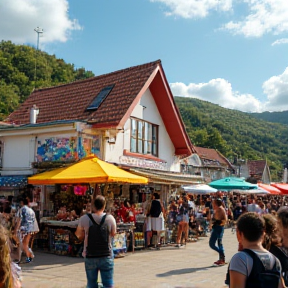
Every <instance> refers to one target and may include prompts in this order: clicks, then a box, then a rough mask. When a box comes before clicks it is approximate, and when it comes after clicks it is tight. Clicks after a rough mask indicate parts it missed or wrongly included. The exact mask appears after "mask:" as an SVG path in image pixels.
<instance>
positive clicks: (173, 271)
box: [156, 266, 211, 277]
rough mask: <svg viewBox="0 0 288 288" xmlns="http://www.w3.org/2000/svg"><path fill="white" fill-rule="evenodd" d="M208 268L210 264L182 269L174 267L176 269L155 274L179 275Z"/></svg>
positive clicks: (161, 275)
mask: <svg viewBox="0 0 288 288" xmlns="http://www.w3.org/2000/svg"><path fill="white" fill-rule="evenodd" d="M208 268H211V266H207V267H199V268H184V269H176V270H170V271H167V272H165V273H161V274H156V276H157V277H167V276H172V275H181V274H187V273H194V272H197V271H200V270H203V271H204V270H208Z"/></svg>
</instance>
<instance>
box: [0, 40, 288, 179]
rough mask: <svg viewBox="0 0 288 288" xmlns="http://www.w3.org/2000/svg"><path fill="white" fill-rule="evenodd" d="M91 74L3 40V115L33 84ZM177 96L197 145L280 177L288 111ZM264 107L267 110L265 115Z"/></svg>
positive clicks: (287, 150) (287, 143)
mask: <svg viewBox="0 0 288 288" xmlns="http://www.w3.org/2000/svg"><path fill="white" fill-rule="evenodd" d="M35 68H36V69H35ZM91 76H94V74H93V73H92V72H91V71H86V70H85V69H84V68H80V69H75V67H74V65H73V64H67V63H65V61H64V60H63V59H57V58H56V57H55V55H48V54H47V53H45V52H43V51H39V50H36V49H35V48H33V47H30V46H27V45H15V44H13V43H11V42H10V41H6V42H5V41H2V42H0V100H1V102H0V120H1V119H2V120H3V119H4V118H5V117H6V116H7V115H9V114H10V113H11V112H12V111H13V110H14V109H16V108H17V107H18V105H19V104H20V103H21V102H23V101H24V100H25V99H26V98H27V97H28V96H29V95H30V93H31V92H32V91H33V89H34V88H43V87H51V86H55V85H59V84H64V83H69V82H72V81H75V80H80V79H85V78H88V77H91ZM175 101H176V104H177V105H178V107H179V110H180V113H181V115H182V118H183V120H184V123H185V125H186V129H187V132H188V135H189V137H190V138H191V140H192V143H193V144H194V145H197V146H201V147H206V148H215V149H217V150H219V151H220V152H221V153H223V155H225V156H226V157H227V158H229V159H230V160H232V159H233V158H234V157H235V156H236V157H238V158H242V159H251V160H253V159H255V160H256V159H267V160H268V163H269V166H270V170H271V174H272V176H273V180H274V181H277V180H281V176H282V171H283V165H285V164H286V165H287V164H288V125H283V124H279V123H271V122H273V121H275V122H278V121H279V122H283V123H286V124H287V121H288V117H287V116H288V115H287V113H288V111H286V112H274V113H272V114H273V117H274V116H275V117H274V118H273V119H274V120H272V118H269V119H268V118H267V119H268V120H269V121H271V122H267V121H264V120H261V119H256V118H255V117H259V118H261V117H262V116H261V114H259V115H254V114H253V115H252V114H248V113H244V112H239V111H236V110H230V109H225V108H222V107H220V106H218V105H215V104H212V103H209V102H205V101H201V100H197V99H193V98H184V97H175ZM265 113H266V112H265ZM265 113H262V114H263V115H264V116H265V115H266V114H265ZM267 113H268V112H267ZM282 113H283V114H282ZM285 113H286V114H285ZM272 114H269V115H270V116H271V115H272ZM282 115H283V117H282ZM285 115H286V117H285ZM264 116H263V117H264ZM266 116H267V115H266ZM266 116H265V117H266ZM265 119H266V118H265ZM285 121H286V122H285Z"/></svg>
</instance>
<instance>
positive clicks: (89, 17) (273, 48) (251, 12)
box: [0, 0, 288, 112]
mask: <svg viewBox="0 0 288 288" xmlns="http://www.w3.org/2000/svg"><path fill="white" fill-rule="evenodd" d="M38 26H39V27H41V28H43V30H44V33H43V37H41V38H40V49H41V50H44V51H46V52H47V53H49V54H55V55H56V57H57V58H62V59H64V60H65V62H67V63H73V64H74V65H75V67H84V68H85V69H86V70H91V71H93V72H94V73H95V75H101V74H104V73H109V72H113V71H116V70H119V69H123V68H127V67H130V66H134V65H139V64H143V63H146V62H151V61H155V60H158V59H160V60H161V61H162V65H163V68H164V71H165V73H166V77H167V80H168V82H169V83H170V87H171V90H172V92H173V94H174V95H175V96H184V97H196V98H199V99H202V100H206V101H209V102H212V103H215V104H219V105H220V106H223V107H226V108H231V109H237V110H241V111H247V112H250V111H258V112H261V111H266V110H268V111H282V110H288V1H287V0H273V1H272V0H121V1H120V0H104V1H103V0H102V1H101V0H13V1H11V0H1V1H0V38H1V39H2V40H11V41H12V42H13V43H17V44H29V45H33V46H36V43H37V34H36V32H35V31H34V28H36V27H38Z"/></svg>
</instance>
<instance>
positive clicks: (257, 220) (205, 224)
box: [0, 192, 288, 288]
mask: <svg viewBox="0 0 288 288" xmlns="http://www.w3.org/2000/svg"><path fill="white" fill-rule="evenodd" d="M101 199H102V198H101ZM101 199H100V200H101ZM98 200H99V199H98ZM100 200H99V201H100ZM101 201H102V202H103V201H104V200H103V199H102V200H101ZM101 201H100V202H101ZM100 202H99V203H100ZM102 202H101V203H100V204H101V205H102V206H103V207H102V206H101V207H100V208H101V209H100V208H99V209H98V210H99V211H100V212H101V213H100V212H99V213H100V214H101V217H102V216H103V215H105V214H103V211H104V210H103V209H104V207H105V205H106V203H105V201H104V202H103V203H102ZM100 204H99V205H100ZM102 210H103V211H102ZM119 211H120V214H121V217H124V216H125V217H130V219H129V221H131V222H133V221H135V213H134V215H133V216H132V213H130V214H129V213H127V211H132V212H133V205H131V206H129V204H128V203H123V205H122V206H121V207H120V210H119ZM91 212H92V211H91ZM100 214H99V215H100ZM145 216H146V222H145V229H146V234H147V242H148V246H152V245H153V244H152V241H151V240H152V236H153V235H155V236H156V247H157V248H160V246H161V237H162V236H163V234H162V232H163V231H165V230H166V229H173V227H174V228H175V227H176V229H177V233H176V237H175V241H174V242H175V246H176V247H177V248H180V247H183V246H185V245H186V242H187V241H188V239H189V237H190V236H191V234H193V235H194V236H195V235H196V236H195V237H196V238H197V235H202V236H208V233H210V238H209V246H210V248H211V249H212V250H214V251H216V252H217V254H218V255H219V258H218V260H217V261H215V262H214V265H217V266H221V265H224V264H226V262H225V261H226V260H225V250H224V247H223V243H222V238H223V235H224V231H225V228H226V227H232V231H233V232H234V233H235V232H236V235H237V240H238V242H239V249H238V252H237V253H236V254H235V255H234V256H233V257H232V259H231V261H230V264H229V268H228V272H227V279H226V280H227V281H226V282H227V284H228V285H229V287H232V288H244V287H254V288H257V287H262V286H255V285H256V284H255V283H256V282H257V283H258V282H259V279H258V278H257V277H258V276H256V274H257V273H255V271H254V270H255V269H256V268H257V269H260V268H259V267H260V266H261V263H263V267H264V270H263V271H265V269H268V270H269V271H270V270H271V271H274V272H273V273H274V276H275V275H276V278H275V277H274V280H273V279H270V278H269V277H268V278H267V279H266V278H265V277H264V276H265V273H264V272H263V271H262V272H263V275H264V276H263V277H264V278H265V279H266V280H265V281H266V283H270V282H269V281H271V283H273V281H274V282H275V281H276V282H277V281H278V282H277V283H278V286H277V287H278V288H281V287H286V286H287V285H288V198H287V199H286V197H285V196H273V195H272V196H271V195H268V196H267V195H265V196H257V195H250V196H247V195H245V196H244V195H241V194H233V193H220V192H219V193H216V194H211V195H188V194H186V193H183V194H180V195H177V196H174V197H171V199H170V202H169V205H168V206H167V208H166V209H164V205H163V202H162V201H161V200H160V195H159V194H158V193H154V194H153V195H152V199H151V201H150V202H149V205H147V207H146V208H145ZM95 217H96V216H95ZM96 218H97V217H96ZM81 219H85V221H86V220H87V219H88V218H87V219H86V218H81ZM107 219H108V218H107ZM113 219H114V218H113ZM113 219H112V220H113ZM94 220H95V219H94ZM96 220H97V221H96V222H99V219H98V218H97V219H96ZM86 222H87V221H86ZM86 222H85V223H86ZM108 222H109V221H108ZM108 222H107V223H108ZM114 222H115V221H114V220H113V223H114ZM85 223H84V224H85ZM109 223H110V222H109ZM109 223H108V224H109ZM84 224H83V225H82V224H81V225H82V226H83V227H82V226H81V225H79V227H78V236H79V239H80V238H83V235H82V234H83V231H84V230H85V229H86V228H87V227H88V228H89V225H88V224H87V223H86V224H87V225H86V224H85V225H86V226H87V227H86V226H85V225H84ZM109 225H110V224H109ZM109 225H108V226H109ZM115 225H116V224H115V223H114V224H113V225H112V226H113V227H114V228H113V229H114V230H115V227H116V226H115ZM85 227H86V228H85ZM109 227H110V226H109ZM88 228H87V229H88ZM79 229H82V230H81V233H82V234H81V233H80V232H79V231H80V230H79ZM87 229H86V230H87ZM109 229H110V230H109V231H110V232H109V233H110V234H109V235H110V236H109V237H111V236H113V234H114V233H115V231H114V230H113V229H112V230H113V231H114V232H113V233H112V232H111V231H112V230H111V227H110V228H109ZM86 230H85V231H86ZM87 231H88V230H87ZM87 231H86V232H87ZM38 232H39V227H38V223H37V220H36V217H35V213H34V211H33V209H32V208H31V207H30V206H29V199H28V198H27V197H24V198H22V199H21V201H20V207H19V209H15V208H14V207H12V206H11V203H9V202H8V203H6V205H4V206H2V207H0V254H1V255H0V262H1V263H0V283H1V284H0V288H2V287H4V288H18V287H21V278H20V270H21V269H20V267H19V266H18V264H19V263H20V261H21V255H22V253H23V252H24V253H25V255H26V259H25V261H22V262H24V263H30V262H31V261H33V258H34V253H33V251H32V246H33V244H32V245H31V243H33V237H34V235H35V234H36V233H38ZM80 234H81V235H80ZM86 234H87V233H86ZM109 241H110V240H109ZM86 242H87V239H86ZM107 243H108V242H107ZM107 249H108V248H107ZM108 250H109V251H110V250H111V247H110V244H109V249H108ZM251 251H252V252H251ZM109 253H110V252H109ZM251 253H254V254H251ZM255 255H256V257H258V258H259V259H260V262H259V263H260V264H259V263H258V262H257V261H258V258H255ZM109 257H110V256H108V258H109ZM109 259H110V258H109ZM109 259H108V260H109ZM108 260H107V261H108ZM87 261H88V262H89V261H90V260H87ZM109 263H110V262H109ZM253 263H254V265H253ZM94 264H95V263H94ZM256 264H257V265H256ZM95 265H96V264H95ZM97 265H98V264H97ZM97 265H96V266H97ZM107 265H108V264H107ZM111 265H112V264H111ZM96 266H95V267H96ZM255 267H256V268H255ZM261 267H262V266H261ZM95 269H96V268H95ZM87 271H88V270H87ZM87 271H86V272H87ZM111 271H112V270H111ZM262 272H261V273H262ZM87 273H88V274H89V273H90V272H89V271H88V272H87ZM111 273H113V271H112V272H111ZM273 273H272V274H273ZM88 274H87V277H88V276H89V275H88ZM258 274H259V273H258ZM268 274H269V273H268ZM270 274H271V273H270ZM261 275H262V274H261ZM90 276H91V275H90ZM90 276H89V277H90ZM89 277H88V278H89ZM277 277H278V278H277ZM90 278H91V277H90ZM272 278H273V277H272ZM91 279H92V278H91ZM275 279H276V280H275ZM88 280H89V279H88ZM94 280H95V279H94V278H93V280H91V281H92V282H94ZM250 282H251V283H252V284H251V285H250V284H249V285H250V286H249V285H248V284H247V283H250ZM259 283H260V282H259ZM247 285H248V286H247ZM257 285H258V284H257ZM261 285H262V284H261ZM269 285H272V284H269ZM273 285H274V284H273ZM91 287H92V286H91ZM268 287H269V288H273V287H274V286H268ZM275 287H276V286H275Z"/></svg>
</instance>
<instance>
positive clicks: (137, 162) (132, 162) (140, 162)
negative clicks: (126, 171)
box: [119, 156, 167, 170]
mask: <svg viewBox="0 0 288 288" xmlns="http://www.w3.org/2000/svg"><path fill="white" fill-rule="evenodd" d="M119 160H120V163H121V164H126V165H129V166H134V167H140V168H150V169H158V170H167V163H166V162H158V161H153V160H147V159H140V158H134V157H129V156H120V159H119Z"/></svg>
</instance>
